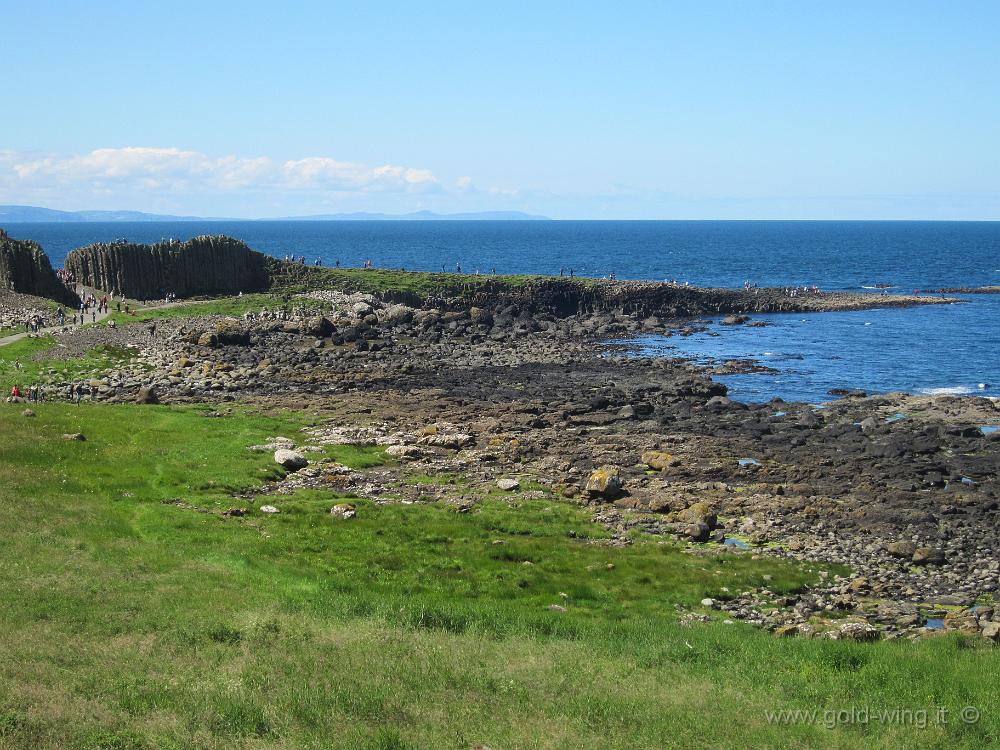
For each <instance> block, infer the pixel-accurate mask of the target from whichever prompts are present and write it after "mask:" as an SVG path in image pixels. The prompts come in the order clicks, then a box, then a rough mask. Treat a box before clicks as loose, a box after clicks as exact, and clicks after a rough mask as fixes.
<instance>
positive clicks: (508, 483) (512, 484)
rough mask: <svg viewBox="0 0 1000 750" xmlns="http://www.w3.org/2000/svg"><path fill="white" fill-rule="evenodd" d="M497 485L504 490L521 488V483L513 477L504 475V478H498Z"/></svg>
mask: <svg viewBox="0 0 1000 750" xmlns="http://www.w3.org/2000/svg"><path fill="white" fill-rule="evenodd" d="M497 487H499V488H500V489H501V490H503V491H504V492H510V491H512V490H516V489H520V487H521V483H520V482H519V481H517V480H516V479H513V478H511V477H504V478H503V479H498V480H497Z"/></svg>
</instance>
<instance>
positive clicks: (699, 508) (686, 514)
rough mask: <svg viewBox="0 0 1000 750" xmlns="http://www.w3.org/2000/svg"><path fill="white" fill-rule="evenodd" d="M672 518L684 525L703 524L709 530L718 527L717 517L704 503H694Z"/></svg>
mask: <svg viewBox="0 0 1000 750" xmlns="http://www.w3.org/2000/svg"><path fill="white" fill-rule="evenodd" d="M674 518H675V519H676V520H677V521H679V522H681V523H686V524H703V525H704V526H706V527H707V528H708V529H709V530H712V529H714V528H715V527H716V526H718V525H719V519H718V516H716V514H715V513H714V512H713V511H712V509H711V508H709V507H708V506H707V505H706V504H705V503H695V504H694V505H691V506H689V507H687V508H685V509H684V510H679V511H677V513H675V514H674Z"/></svg>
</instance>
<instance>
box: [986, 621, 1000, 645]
mask: <svg viewBox="0 0 1000 750" xmlns="http://www.w3.org/2000/svg"><path fill="white" fill-rule="evenodd" d="M982 636H983V638H988V639H990V640H991V641H1000V622H987V623H984V624H983V630H982Z"/></svg>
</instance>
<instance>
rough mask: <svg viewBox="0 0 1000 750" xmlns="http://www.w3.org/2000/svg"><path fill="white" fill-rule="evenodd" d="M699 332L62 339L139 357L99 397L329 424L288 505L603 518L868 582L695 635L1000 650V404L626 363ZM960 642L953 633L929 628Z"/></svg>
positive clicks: (748, 613)
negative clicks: (553, 503) (759, 399)
mask: <svg viewBox="0 0 1000 750" xmlns="http://www.w3.org/2000/svg"><path fill="white" fill-rule="evenodd" d="M740 322H742V323H747V322H750V323H752V321H746V320H742V321H740ZM689 326H690V323H689V322H687V321H684V320H677V319H674V318H673V317H671V316H670V315H663V316H659V315H640V314H630V313H627V312H623V311H610V312H609V311H600V312H581V313H576V314H572V315H567V316H563V317H560V316H557V315H555V314H553V313H545V312H529V311H527V310H525V309H523V308H519V307H518V306H516V305H512V304H509V305H505V306H495V307H478V306H470V307H465V308H462V307H461V306H460V305H458V304H455V303H449V304H441V305H440V306H434V305H432V304H422V305H420V306H411V305H405V304H401V303H398V302H387V301H384V300H381V299H378V298H376V297H375V296H373V295H366V294H358V293H355V294H345V293H343V292H335V291H314V292H310V293H308V294H305V295H302V296H298V297H293V298H291V299H290V300H289V302H288V304H287V305H286V306H284V307H281V308H278V309H274V308H272V309H262V310H260V311H254V312H250V313H247V314H246V315H244V316H243V317H241V318H224V317H220V316H201V317H191V318H181V319H177V320H169V321H168V320H164V321H160V322H159V324H158V326H157V329H156V332H155V334H151V333H150V331H149V330H148V329H147V327H146V326H144V325H128V326H120V327H118V328H117V329H110V328H107V327H104V326H96V327H91V328H86V329H82V330H78V331H71V332H66V333H61V334H57V339H58V340H59V344H60V347H59V348H60V351H62V352H63V356H74V354H77V353H82V352H83V351H86V350H87V349H89V348H90V347H93V346H96V345H99V344H110V345H114V346H118V347H132V348H134V349H135V352H136V356H135V358H134V359H133V360H131V361H130V362H128V363H126V364H124V365H122V366H121V367H120V368H119V369H117V370H116V371H114V372H111V373H108V374H107V375H106V376H104V377H100V378H96V379H94V380H90V381H84V382H81V383H79V385H80V386H81V387H82V388H83V390H84V392H85V393H87V394H89V397H90V398H93V399H94V400H101V401H112V402H116V401H136V400H138V401H140V402H145V403H153V402H158V401H159V402H168V403H169V402H199V403H205V402H207V403H215V404H218V405H219V406H218V408H220V409H224V408H226V406H225V405H226V403H227V402H232V401H237V400H253V401H255V402H257V403H263V404H266V405H269V406H273V407H275V408H284V407H292V408H296V409H301V410H308V411H310V412H311V413H313V414H314V415H316V416H317V417H318V418H319V419H320V420H321V423H322V426H321V427H319V428H316V429H315V430H313V431H312V432H311V433H310V434H308V435H303V436H298V437H297V438H295V439H292V440H291V441H290V442H288V443H287V444H284V443H283V445H282V446H278V447H279V448H285V449H292V448H298V449H301V450H302V456H303V461H304V463H305V465H304V467H303V468H300V469H299V470H298V471H295V472H293V473H291V474H289V476H288V478H286V479H285V480H284V481H283V482H281V483H279V484H278V485H275V486H273V487H272V488H271V489H270V490H269V493H276V494H279V495H280V493H282V492H285V491H289V490H291V489H294V488H297V487H301V486H324V487H336V488H338V489H343V490H347V491H350V492H353V493H355V494H357V495H358V496H361V497H369V498H372V499H374V500H376V501H379V502H401V503H408V502H425V501H428V500H435V501H440V500H445V501H447V502H449V503H451V504H453V506H454V507H455V509H456V510H459V511H462V512H475V505H476V498H477V495H481V494H482V493H486V492H497V491H501V492H506V493H509V494H510V495H511V502H516V500H517V497H519V496H520V494H521V493H522V492H525V491H527V492H535V491H539V490H544V491H547V492H551V493H553V494H554V495H555V496H557V497H560V498H562V499H563V500H564V501H565V502H573V503H581V504H584V505H586V506H587V507H589V508H591V510H592V512H593V515H594V518H595V520H597V521H598V522H600V523H601V524H603V525H604V526H605V527H606V528H607V529H609V530H610V531H611V533H612V539H611V542H610V543H612V544H629V543H631V538H632V537H631V535H632V534H633V533H634V532H635V531H636V530H643V531H646V532H650V533H653V534H657V535H662V536H663V537H664V538H665V539H670V540H676V543H682V544H685V545H688V547H689V549H690V551H691V552H692V554H712V555H716V554H737V555H741V554H742V555H746V554H749V555H776V556H782V557H789V558H794V559H799V560H805V561H815V562H822V563H830V564H836V565H843V566H846V568H847V569H850V571H851V572H850V573H849V574H846V573H845V575H844V576H843V577H836V576H831V577H829V578H827V579H826V580H825V582H824V583H823V584H822V585H820V586H818V587H815V588H813V589H810V590H809V591H807V592H804V593H802V594H801V595H798V596H793V597H779V596H776V595H774V594H773V593H771V592H769V591H767V590H766V589H762V590H756V591H745V592H735V591H734V592H731V598H729V599H726V600H711V601H709V600H706V602H704V603H703V604H704V607H703V610H702V611H700V612H692V613H689V614H688V617H687V620H688V621H695V620H697V619H699V618H703V617H707V616H712V615H710V613H711V612H713V611H717V612H719V613H721V614H718V615H714V616H720V617H729V618H736V619H741V620H745V621H748V622H752V623H755V624H757V625H760V626H763V627H767V628H769V629H772V630H774V631H775V632H777V633H779V634H781V635H790V634H798V635H803V636H824V637H844V638H856V639H860V640H864V639H870V638H876V637H888V638H891V637H899V636H900V635H906V636H909V637H924V636H926V635H928V634H933V633H935V632H943V631H945V630H959V631H962V632H976V633H982V635H984V636H986V637H989V638H994V639H995V638H996V637H997V635H998V633H997V623H995V622H994V621H993V611H992V608H991V606H990V602H991V598H992V596H993V595H995V592H996V590H997V586H998V576H1000V563H998V560H997V555H996V549H997V546H998V544H1000V523H998V521H1000V514H998V504H1000V486H998V484H997V476H998V472H1000V434H998V433H997V432H995V431H990V430H989V429H982V428H983V427H988V426H991V425H992V426H995V425H998V424H1000V407H998V405H997V403H996V402H995V401H992V400H989V399H984V398H974V397H965V398H953V397H933V398H932V397H914V396H907V395H902V394H893V395H889V396H877V397H865V396H861V395H857V394H851V395H848V396H846V397H845V398H843V399H841V400H838V401H834V402H832V403H830V404H828V405H826V406H825V408H821V409H817V408H814V407H812V406H809V405H805V404H786V403H784V402H780V401H774V402H771V403H768V404H741V403H738V402H734V401H731V400H729V399H728V398H726V395H725V393H726V389H725V386H723V385H721V384H719V383H716V382H714V381H712V380H711V379H710V377H709V374H708V373H706V372H705V371H703V370H699V369H697V368H695V367H694V366H692V365H691V364H689V363H687V362H684V361H680V360H667V359H660V360H650V359H642V358H638V357H634V356H622V355H621V354H620V353H617V352H615V351H614V349H613V347H608V346H607V345H605V344H604V343H603V342H605V341H607V340H609V339H615V338H625V337H629V336H633V335H636V334H639V333H642V332H647V333H658V334H665V333H680V332H682V331H683V330H684V329H685V327H689ZM46 356H51V355H46ZM66 385H68V384H66V383H57V384H56V385H55V388H56V393H57V395H62V394H63V393H65V391H66V387H65V386H66ZM325 442H345V443H369V444H378V445H383V446H386V448H387V450H388V452H389V454H390V455H391V456H393V457H394V459H395V460H396V461H397V462H398V464H397V465H394V466H391V467H388V468H383V469H376V470H370V471H357V472H355V471H350V470H347V469H345V468H344V467H338V466H331V465H328V464H324V463H322V462H315V463H314V462H311V461H309V460H308V457H309V455H310V451H309V448H308V446H316V445H322V444H324V443H325ZM270 448H275V446H273V445H272V446H268V447H267V449H270ZM275 449H277V448H275ZM413 474H420V475H437V476H452V477H458V478H460V479H458V480H456V481H455V482H454V483H450V484H447V483H446V484H436V483H435V484H430V485H426V486H421V485H420V484H413V483H412V482H409V481H408V480H407V477H409V476H411V475H413ZM505 480H506V481H505ZM502 481H505V483H504V484H499V483H500V482H502ZM504 487H506V488H508V489H503V488H504ZM521 487H524V488H528V487H533V488H536V489H531V490H529V489H525V490H521V489H520V488H521ZM266 497H267V495H265V498H266ZM266 502H268V503H270V502H274V501H273V500H268V501H266ZM581 543H597V542H592V541H589V540H581ZM601 543H608V542H601ZM672 543H673V542H672ZM974 606H978V607H979V608H978V609H975V610H972V609H970V608H971V607H974ZM937 620H940V621H941V622H940V626H941V628H940V630H939V629H937V628H935V629H931V630H929V629H928V628H927V627H926V624H927V623H928V622H930V623H931V624H936V621H937Z"/></svg>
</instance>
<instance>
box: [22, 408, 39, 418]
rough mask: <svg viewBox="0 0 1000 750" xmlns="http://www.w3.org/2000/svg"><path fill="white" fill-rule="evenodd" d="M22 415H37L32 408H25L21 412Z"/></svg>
mask: <svg viewBox="0 0 1000 750" xmlns="http://www.w3.org/2000/svg"><path fill="white" fill-rule="evenodd" d="M21 416H22V417H34V416H36V415H35V412H33V411H32V410H31V409H25V410H24V411H22V412H21Z"/></svg>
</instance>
